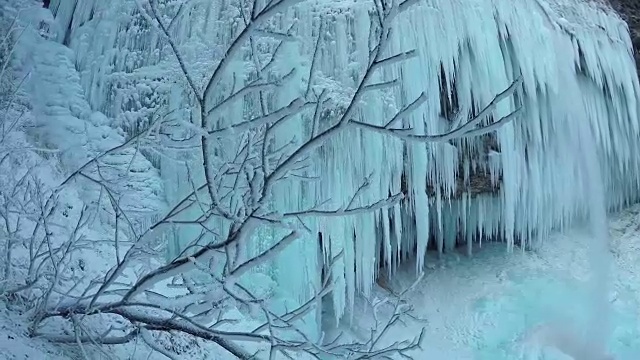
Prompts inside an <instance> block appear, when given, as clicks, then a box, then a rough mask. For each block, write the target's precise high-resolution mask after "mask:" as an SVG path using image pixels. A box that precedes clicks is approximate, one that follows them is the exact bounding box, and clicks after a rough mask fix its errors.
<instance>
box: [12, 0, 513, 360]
mask: <svg viewBox="0 0 640 360" xmlns="http://www.w3.org/2000/svg"><path fill="white" fill-rule="evenodd" d="M194 2H195V1H194ZM418 2H419V1H418V0H405V1H392V0H376V1H372V2H371V3H370V4H367V6H370V19H369V20H370V28H369V29H370V30H369V36H368V53H366V54H362V58H363V59H364V61H363V62H360V63H357V64H356V66H354V69H353V77H354V79H355V86H354V87H353V88H346V89H345V88H343V86H342V85H341V84H339V83H338V82H336V81H335V80H334V79H331V78H330V77H328V76H325V75H323V74H322V72H321V71H319V70H318V69H317V66H316V64H317V60H318V58H319V56H320V54H321V52H322V43H323V34H324V32H323V24H326V22H327V21H330V18H329V19H322V18H321V19H318V29H317V38H316V41H315V42H314V44H313V51H311V52H310V53H311V58H310V59H309V60H308V62H307V63H308V66H307V67H306V68H304V69H303V68H295V67H294V68H293V69H290V70H289V71H284V72H283V71H281V70H282V67H280V66H279V62H281V61H282V56H283V54H282V52H283V51H284V50H283V49H285V48H286V47H287V45H288V44H291V43H295V42H297V41H298V40H299V39H298V37H297V36H296V35H295V32H294V31H293V30H292V29H293V24H282V22H283V20H282V19H281V18H280V15H281V14H283V13H286V12H293V13H295V11H296V10H297V6H298V5H299V4H300V3H304V1H302V0H270V1H261V0H244V1H236V2H232V4H231V5H230V6H229V8H230V10H229V11H230V14H231V15H230V17H231V18H232V19H233V20H234V21H233V22H232V23H233V26H232V29H231V31H230V33H231V35H230V41H228V45H226V46H225V47H224V48H222V49H219V52H220V53H221V54H222V55H221V57H220V61H219V62H217V63H216V64H215V67H214V69H213V70H210V71H207V72H205V73H204V76H200V74H199V73H198V74H194V71H192V70H190V65H189V64H188V63H187V61H186V60H185V56H184V55H183V53H182V51H181V48H180V44H178V43H177V42H176V39H175V38H174V36H173V35H172V34H173V31H174V29H173V27H174V25H175V24H176V21H175V20H176V19H177V18H178V17H179V16H182V15H183V14H184V13H185V12H188V11H191V9H192V8H191V6H190V5H191V3H190V2H189V1H166V2H163V3H162V4H158V2H157V1H156V0H151V1H149V2H146V3H143V2H142V1H138V2H137V5H138V7H139V13H140V14H141V16H142V17H143V18H144V19H145V20H146V22H147V24H150V25H151V26H152V27H153V28H154V29H155V30H156V31H157V32H158V34H160V35H161V37H162V41H163V42H164V44H166V46H167V47H168V48H169V50H170V52H171V54H172V55H173V56H174V57H175V64H176V65H177V68H178V69H179V73H180V76H181V77H182V78H183V81H180V82H179V83H178V84H184V86H180V85H178V84H176V85H175V87H176V88H178V89H179V90H177V91H176V90H175V89H172V90H173V93H174V95H175V94H176V93H178V95H177V96H178V97H184V98H185V99H186V100H185V101H184V102H181V104H189V106H190V109H189V110H188V111H183V112H181V113H180V115H179V116H177V115H176V109H175V108H174V109H169V110H167V107H164V106H162V105H164V104H170V103H172V100H175V99H173V98H169V99H160V100H157V101H156V100H155V99H153V101H151V102H152V103H153V104H152V105H153V106H154V107H156V108H157V111H153V112H148V113H145V114H144V117H145V119H146V122H145V123H144V125H143V126H139V127H135V129H134V130H131V131H130V134H129V136H128V139H127V140H126V141H125V142H124V143H123V144H121V145H118V146H116V147H113V148H111V149H108V150H106V151H104V152H102V153H100V154H99V155H97V156H95V157H93V158H92V159H90V160H89V161H87V162H86V163H85V164H84V165H83V166H80V167H79V168H78V169H77V170H76V171H74V172H73V173H71V175H69V177H68V178H67V179H65V180H64V181H63V182H62V184H61V185H60V187H58V188H57V189H55V190H54V191H51V192H49V193H38V192H37V191H36V190H30V191H35V192H36V193H38V196H37V197H34V199H36V200H35V203H36V204H38V207H37V208H38V212H36V213H35V214H34V216H35V217H36V218H37V221H36V222H37V223H38V226H41V227H43V228H45V230H44V231H43V232H39V233H38V234H41V235H38V236H37V238H36V236H35V235H34V237H33V238H32V239H30V241H31V244H34V245H35V246H36V249H35V250H34V253H33V254H34V256H33V257H32V258H31V259H30V260H29V264H30V265H29V268H34V270H33V272H29V275H31V276H30V277H28V280H27V283H26V284H25V285H28V284H32V283H35V282H37V281H44V285H42V286H40V287H39V289H40V290H39V291H38V292H37V293H35V294H36V295H37V298H38V301H37V306H36V307H35V309H34V311H33V324H32V333H33V335H36V336H43V337H46V338H47V339H49V340H52V341H56V342H63V343H77V344H78V345H79V346H80V348H82V347H83V345H84V344H88V343H93V344H121V343H127V342H129V341H132V340H133V339H136V338H138V337H139V338H141V339H142V340H143V341H145V342H146V343H148V344H149V346H150V347H151V348H153V349H155V350H157V351H159V352H161V353H163V354H164V355H166V356H167V357H169V358H171V357H175V356H176V355H175V354H171V353H170V352H167V351H166V350H165V349H162V348H161V347H159V346H158V345H157V344H155V343H154V334H158V333H168V332H172V333H173V332H178V333H184V334H189V335H192V336H195V337H198V338H201V339H205V340H210V341H213V342H215V343H216V344H218V345H220V346H221V347H222V348H224V349H226V350H227V351H228V352H229V353H231V354H233V355H235V356H237V357H238V358H241V359H249V358H252V357H254V356H257V357H267V356H268V357H269V358H275V357H279V356H285V357H288V358H300V357H301V356H305V355H308V356H310V357H315V358H321V357H323V356H330V357H348V358H355V359H368V358H390V357H392V356H394V355H405V356H406V354H407V352H409V351H411V350H413V349H415V348H416V347H418V346H420V342H421V341H420V340H421V335H419V336H417V337H416V339H410V340H398V341H397V342H394V343H393V344H391V345H388V346H387V345H382V342H381V341H380V339H381V338H382V336H387V333H388V332H389V329H390V328H391V326H393V325H394V324H395V323H396V322H398V321H400V319H401V318H403V317H410V309H408V308H407V307H406V306H405V305H403V304H401V302H400V301H399V299H396V300H397V301H396V306H395V310H394V312H393V314H392V316H391V318H389V319H387V320H384V319H379V320H380V322H381V324H379V326H378V327H377V329H376V330H375V331H373V332H372V336H371V339H370V340H368V341H366V342H362V343H360V342H355V341H346V342H343V341H340V339H324V338H322V337H319V338H313V337H311V336H310V335H309V334H308V331H306V329H304V327H303V325H301V322H300V319H302V318H304V317H305V316H307V315H308V314H310V313H311V312H313V311H316V309H317V307H319V306H320V304H321V300H322V298H323V297H325V296H326V295H327V294H329V293H331V292H332V291H333V290H334V284H333V280H332V277H331V276H327V277H325V278H324V279H323V281H322V282H321V283H320V284H319V285H320V286H318V288H317V289H314V292H313V293H312V294H311V295H310V296H309V297H308V298H307V299H306V300H305V301H303V302H302V303H301V304H300V305H299V306H297V307H295V308H287V309H285V310H284V311H276V310H274V309H273V308H272V307H270V306H269V305H268V303H267V302H266V300H265V299H264V297H263V296H262V295H261V294H258V293H257V292H256V291H255V290H254V289H251V288H249V287H247V286H246V285H244V284H243V282H242V281H241V280H242V278H243V277H245V276H248V275H250V274H251V273H252V272H253V271H254V270H255V269H257V268H260V267H261V266H265V265H267V264H269V263H270V262H271V261H273V260H274V259H276V258H278V257H279V256H281V255H282V253H283V251H284V250H285V249H287V248H289V247H290V246H292V244H294V243H296V242H299V241H303V240H304V239H305V238H306V237H308V236H309V235H312V236H315V234H313V233H312V231H311V229H310V228H309V226H307V225H306V223H305V219H308V218H327V219H329V220H327V221H331V220H330V219H333V218H335V219H339V218H342V217H347V216H353V215H357V214H362V213H367V212H375V211H378V210H380V209H384V208H388V207H393V206H396V205H397V204H398V203H399V202H401V201H402V200H403V198H404V197H405V194H403V193H402V192H399V193H396V194H377V196H379V198H378V199H377V200H376V201H372V202H369V203H362V201H360V199H359V197H360V196H361V194H362V192H363V191H365V189H366V188H367V186H368V185H369V183H370V182H371V181H372V177H367V178H364V179H362V185H361V186H360V187H359V188H358V190H357V191H355V192H354V193H353V194H350V198H349V200H348V201H346V202H345V203H344V204H342V205H339V206H337V207H330V206H327V203H328V201H329V200H330V199H313V200H314V202H315V204H314V205H312V206H309V207H306V208H291V209H287V208H281V207H275V206H274V203H275V202H277V200H278V199H277V196H278V191H282V190H281V189H282V188H286V187H287V186H289V185H286V184H289V183H301V184H306V183H308V182H314V181H318V176H317V175H316V174H314V170H316V168H315V167H314V161H315V160H314V159H315V158H316V156H317V154H318V152H319V151H325V150H326V149H324V147H325V146H326V145H327V144H328V143H329V142H330V140H331V139H332V138H334V137H336V136H341V135H343V134H344V133H347V132H348V131H354V130H358V131H365V132H371V133H376V134H379V135H380V136H388V137H394V138H398V139H401V140H403V141H406V142H411V143H430V142H448V141H451V140H454V139H458V138H463V137H472V136H479V135H483V134H487V133H490V132H492V131H495V130H496V129H498V128H499V127H500V126H502V125H504V124H506V123H508V122H509V121H510V120H512V119H513V118H515V117H516V116H517V114H518V113H519V109H518V110H516V111H514V112H511V113H509V114H508V115H507V116H505V117H503V118H500V119H496V120H494V121H487V119H489V118H490V117H491V116H493V115H494V114H493V111H494V110H495V108H496V105H497V104H498V103H499V102H500V101H502V100H504V99H507V98H510V97H511V96H512V95H513V94H514V93H515V92H516V90H517V89H518V87H519V86H520V84H521V81H520V80H516V81H514V82H513V83H512V84H511V85H510V86H509V87H508V88H506V89H505V90H504V91H503V92H502V93H500V94H497V95H496V96H495V98H494V99H493V101H491V102H490V103H489V104H488V105H487V106H486V107H485V108H484V109H482V110H480V111H478V112H477V114H476V115H475V116H472V117H471V118H465V117H459V118H458V119H456V120H455V121H453V122H452V123H451V128H450V130H449V131H447V132H445V133H441V134H426V133H419V132H417V131H416V129H412V128H409V127H407V126H405V125H406V123H405V122H404V121H403V120H404V119H405V118H407V117H408V116H411V115H412V114H413V113H414V112H415V111H416V110H417V109H418V108H419V107H421V106H424V105H425V102H426V100H427V97H426V95H425V94H421V95H420V96H418V97H416V98H415V99H412V100H411V101H408V102H407V104H406V105H404V106H402V107H401V108H400V109H396V111H395V113H394V114H392V115H391V116H390V117H389V118H388V119H387V121H386V123H385V124H383V125H376V124H373V123H368V122H366V121H363V120H362V119H360V118H357V117H356V113H357V112H358V110H359V109H360V108H361V107H363V106H366V103H367V101H366V99H367V98H368V97H369V96H375V95H376V94H383V95H384V94H386V93H385V91H388V90H389V89H396V88H398V87H399V86H400V85H401V83H400V81H399V80H398V79H397V78H391V79H386V78H385V76H386V77H388V75H389V74H390V73H391V74H393V71H391V70H393V69H396V68H397V66H398V65H399V64H400V63H402V62H405V61H411V60H412V59H413V58H415V57H416V53H415V52H414V51H412V50H408V51H401V52H393V51H392V49H390V47H389V39H390V37H391V36H392V33H393V29H394V27H393V24H394V22H395V21H397V20H398V17H399V16H401V14H402V13H405V12H407V11H408V9H410V8H411V7H412V6H415V5H416V4H417V3H418ZM319 4H321V5H322V6H326V7H328V8H329V9H331V8H332V6H337V5H336V4H337V3H333V2H326V3H325V2H320V3H319ZM320 14H322V13H320ZM236 20H237V21H236ZM239 64H241V65H242V66H243V67H246V69H248V70H246V71H245V76H244V78H238V76H237V73H238V71H236V70H237V67H238V66H239ZM303 72H306V74H302V73H303ZM196 75H198V76H196ZM383 75H384V76H383ZM282 94H287V95H289V96H291V97H292V100H291V101H287V102H286V103H284V104H282V103H281V104H279V103H278V101H273V97H275V96H276V95H282ZM292 94H293V95H292ZM172 96H173V95H172ZM286 97H287V96H282V98H286ZM280 100H281V98H280ZM158 104H161V105H158ZM156 105H157V106H156ZM140 107H141V108H144V106H142V105H141V106H140ZM232 109H235V110H236V111H235V112H234V111H232ZM238 109H239V111H237V110H238ZM247 109H252V110H255V109H257V111H248V110H247ZM182 110H184V109H182ZM237 114H242V116H241V118H240V119H235V118H232V119H229V117H233V116H235V115H237ZM301 123H302V124H303V126H300V124H301ZM292 127H294V128H306V129H308V131H306V132H305V133H293V134H292V133H291V131H290V129H291V128H292ZM130 148H133V149H135V153H134V155H133V157H135V156H136V154H137V153H138V149H140V150H141V151H142V149H145V150H146V151H150V152H153V153H156V154H158V156H164V157H169V154H173V153H175V151H181V150H185V149H188V150H189V151H192V152H196V153H197V154H198V161H197V162H191V163H188V164H187V166H185V167H184V169H186V178H188V182H189V186H190V191H187V194H186V195H184V196H181V198H180V199H178V200H177V201H175V202H174V203H172V204H170V209H169V210H168V211H167V212H166V213H165V214H164V216H162V217H161V218H159V219H158V220H157V221H155V223H153V224H151V225H150V226H146V227H145V228H144V229H143V230H142V231H139V229H138V228H139V226H136V225H134V224H133V222H132V221H131V220H130V214H128V213H127V211H126V210H124V209H123V208H122V207H121V206H120V201H121V199H122V198H123V197H125V196H127V195H129V196H133V194H126V193H124V194H122V193H121V194H117V193H115V192H114V191H112V189H111V187H110V186H109V184H108V181H106V180H105V179H104V178H102V177H101V174H102V170H101V169H102V167H103V166H104V165H103V164H102V162H103V159H104V158H105V157H107V156H110V155H113V154H117V153H119V152H121V151H123V149H130ZM132 161H133V160H132ZM194 163H196V164H197V166H194ZM177 168H178V167H176V169H177ZM196 174H201V175H202V176H198V175H196ZM320 178H321V177H320ZM75 180H82V181H84V182H88V183H91V184H94V185H96V186H98V187H100V189H101V193H104V194H105V198H107V199H108V204H109V206H110V208H111V209H110V211H111V214H113V225H114V226H115V232H114V235H113V238H112V239H111V240H112V243H111V244H112V250H113V266H112V268H111V269H110V270H109V271H107V272H106V273H105V274H102V275H103V276H102V277H100V278H96V279H91V280H88V281H87V279H77V278H74V277H73V276H66V273H67V272H68V266H66V265H65V264H67V260H68V258H69V257H70V256H71V255H70V254H72V253H73V251H76V250H79V249H81V248H82V247H83V246H87V244H86V241H84V239H83V238H82V236H80V235H79V233H80V229H82V228H83V227H84V226H85V225H86V223H87V222H88V216H89V215H88V212H87V211H85V209H84V208H83V209H81V210H80V211H76V212H74V215H73V216H74V219H75V226H72V231H71V234H70V235H69V238H68V239H66V240H61V241H60V242H57V243H56V241H54V239H52V235H51V234H52V232H51V231H49V230H48V229H47V227H48V226H49V224H50V220H49V219H50V216H52V214H53V209H54V208H56V206H57V205H56V204H57V202H58V199H59V196H60V194H61V192H63V191H64V189H65V186H67V185H68V184H70V183H72V182H73V181H75ZM277 189H280V190H277ZM264 228H267V229H270V231H271V234H272V235H274V236H273V239H267V240H265V239H264V238H263V236H262V233H261V232H260V230H261V229H264ZM168 229H174V230H175V229H177V231H178V232H180V233H181V235H188V236H191V237H192V238H191V239H188V241H187V243H186V245H185V246H184V247H183V248H181V249H179V251H178V252H177V254H172V257H171V259H169V261H167V262H166V263H165V264H156V263H153V262H150V261H148V259H149V258H150V257H152V256H153V255H154V254H153V253H154V252H155V251H157V246H156V245H157V244H158V242H159V241H161V240H162V239H163V236H166V232H167V231H168ZM194 229H195V230H194ZM310 233H311V234H310ZM34 234H35V232H34ZM258 243H260V245H261V246H262V248H259V247H258ZM372 246H373V245H372ZM256 249H259V250H256ZM343 256H344V253H343V252H338V253H336V254H332V257H331V259H329V260H328V261H327V267H328V273H332V272H333V271H334V266H335V265H336V264H337V263H339V262H340V261H341V258H342V257H343ZM145 262H146V263H147V265H146V266H145V265H141V264H145ZM292 271H303V269H292ZM342 271H346V270H342ZM30 279H31V280H30ZM41 279H42V280H41ZM158 286H166V287H168V288H172V289H175V293H166V292H159V291H158V290H157V288H158ZM21 291H23V290H22V289H17V290H12V291H11V292H12V293H14V294H15V293H20V292H21ZM31 296H34V295H33V294H31ZM230 308H243V309H248V310H250V311H255V312H257V313H259V314H260V317H259V318H260V319H261V320H262V322H261V323H260V324H258V325H256V326H254V327H252V328H250V329H245V328H243V327H241V326H239V325H238V326H234V325H235V322H234V321H235V320H234V319H232V318H229V317H227V315H228V310H229V309H230ZM95 317H103V318H106V319H111V320H113V319H118V320H119V322H120V323H121V324H122V323H123V321H124V325H122V326H120V327H115V326H110V327H108V328H105V329H102V330H96V329H90V328H88V325H87V324H88V322H89V321H90V319H91V318H95ZM61 329H62V330H61ZM56 333H61V335H57V334H56ZM244 342H250V343H254V344H257V347H256V348H255V349H256V351H257V353H256V354H253V353H252V352H250V351H248V350H246V348H245V347H243V346H241V345H240V344H241V343H244Z"/></svg>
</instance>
